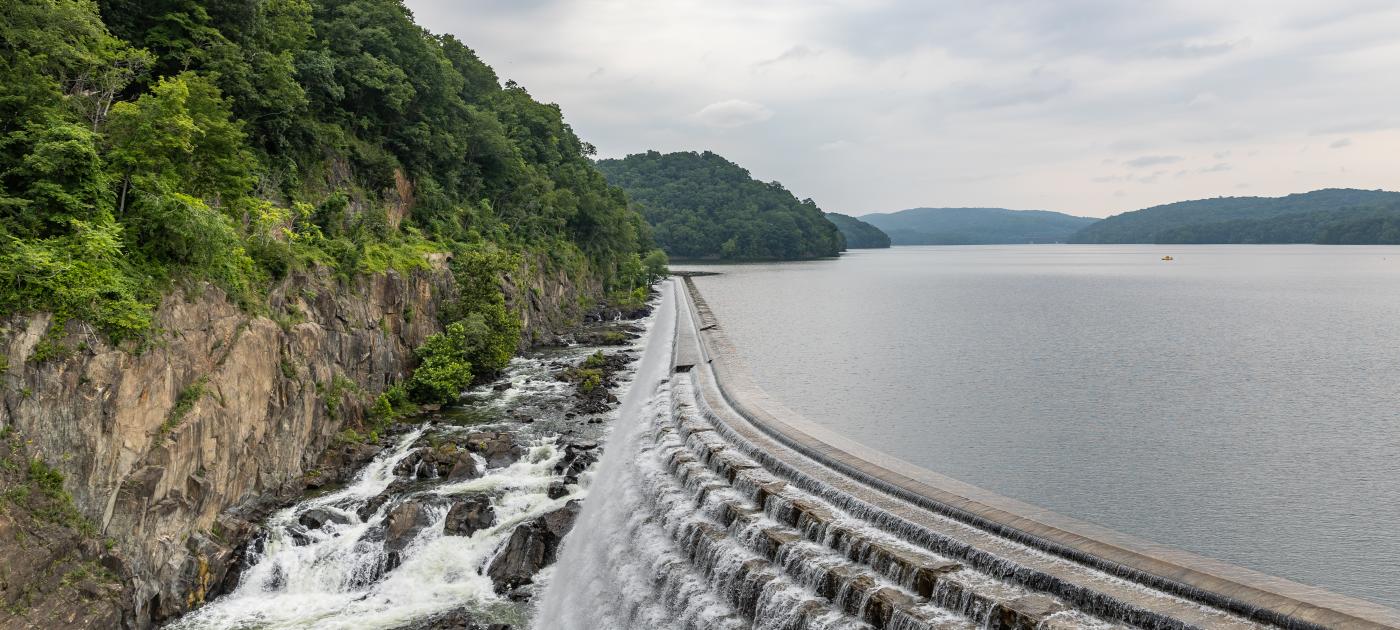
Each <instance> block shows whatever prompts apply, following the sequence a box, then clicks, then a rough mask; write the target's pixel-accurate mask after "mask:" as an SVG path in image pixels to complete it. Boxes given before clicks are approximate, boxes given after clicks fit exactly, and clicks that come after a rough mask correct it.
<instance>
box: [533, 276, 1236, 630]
mask: <svg viewBox="0 0 1400 630" xmlns="http://www.w3.org/2000/svg"><path fill="white" fill-rule="evenodd" d="M673 297H674V298H676V299H675V302H673V301H672V299H671V298H673ZM686 300H687V299H686V298H685V294H682V293H677V292H676V291H675V290H669V291H667V292H666V295H665V298H664V299H663V302H662V306H661V307H660V308H659V309H658V311H657V323H656V324H655V328H654V330H653V334H652V343H651V344H650V345H649V346H648V348H647V351H646V355H645V356H644V358H643V360H642V362H641V367H640V368H639V369H638V372H637V378H636V381H635V382H634V385H633V387H632V388H631V390H630V391H629V392H628V395H627V397H626V399H625V400H624V401H623V405H622V408H621V410H620V416H619V419H618V421H617V425H616V428H615V429H614V433H613V436H612V438H611V440H610V446H609V450H608V452H607V454H606V455H605V456H604V458H603V460H602V462H601V463H600V465H599V471H598V474H597V477H596V480H595V484H594V486H593V487H592V489H591V491H590V495H591V496H590V498H589V500H588V502H587V503H586V504H585V506H584V509H583V512H582V514H581V516H580V518H579V521H578V523H577V525H576V527H575V529H574V530H573V532H572V533H571V534H570V535H569V536H568V537H567V538H566V539H565V541H564V550H563V553H562V555H561V558H560V562H559V564H558V565H557V566H556V567H555V569H554V570H553V575H552V577H551V582H550V585H549V588H548V590H547V591H546V592H545V595H544V597H543V599H542V600H541V602H540V605H539V608H538V610H537V614H536V617H535V619H534V628H536V629H537V630H609V629H619V630H620V629H629V628H694V629H709V628H736V629H740V628H743V629H748V628H752V629H761V630H820V629H827V628H888V629H896V630H932V629H934V628H938V629H940V630H942V629H957V628H967V629H969V630H971V629H973V628H986V629H995V628H1045V629H1051V628H1054V629H1068V628H1115V627H1125V626H1136V627H1145V628H1190V627H1211V628H1231V629H1234V628H1239V629H1245V628H1257V627H1258V625H1257V624H1255V623H1253V622H1251V621H1248V620H1246V619H1242V618H1240V617H1237V616H1232V615H1229V614H1226V613H1224V612H1222V611H1219V610H1216V609H1210V608H1207V607H1203V606H1200V605H1198V604H1196V603H1193V602H1189V601H1186V600H1183V599H1181V598H1178V597H1175V596H1172V595H1168V594H1163V593H1159V592H1155V591H1152V590H1150V589H1148V588H1145V587H1144V586H1143V585H1140V584H1136V583H1131V582H1127V581H1125V580H1123V579H1121V578H1120V577H1118V576H1115V575H1111V574H1107V573H1102V572H1096V571H1092V570H1087V569H1085V568H1084V567H1082V566H1079V565H1073V564H1071V563H1068V562H1064V561H1062V560H1059V559H1057V558H1052V557H1050V556H1049V555H1047V554H1045V553H1043V552H1041V551H1039V550H1036V549H1031V548H1027V547H1025V546H1023V545H1021V544H1019V543H1017V542H1014V541H1011V540H1005V539H991V538H987V537H986V535H985V533H983V532H980V531H977V530H975V528H972V527H969V526H968V525H965V524H963V523H959V522H955V521H953V520H950V519H948V518H945V517H943V516H941V515H938V514H931V513H926V512H919V508H916V507H915V506H913V505H896V506H895V507H894V509H896V510H897V511H896V512H887V511H884V510H883V509H880V508H876V507H874V506H873V505H871V504H870V503H867V501H869V500H872V499H873V497H875V496H876V495H875V494H874V493H875V491H874V490H872V489H870V488H869V487H865V486H862V485H860V484H859V483H856V482H854V481H853V480H851V479H849V478H844V479H843V478H841V477H840V476H839V475H835V473H834V472H833V471H832V470H830V469H826V468H823V467H822V466H821V465H820V464H819V463H817V462H813V461H810V460H804V456H803V455H801V454H797V453H792V452H785V454H784V455H783V456H781V457H779V456H777V455H773V454H772V453H775V452H779V451H780V450H781V448H782V447H781V445H775V444H769V445H767V446H766V447H764V448H758V447H756V446H755V443H753V442H752V441H750V438H749V437H746V435H749V436H757V435H759V434H753V433H748V434H740V433H739V432H738V431H737V430H736V429H735V426H737V425H734V426H731V425H729V424H728V423H729V422H731V420H725V419H723V418H721V417H720V416H721V414H722V413H729V414H731V415H732V414H734V413H735V412H733V411H732V410H730V411H724V412H722V411H720V410H719V409H717V408H716V407H715V406H713V405H724V404H726V403H724V402H723V401H718V402H716V397H715V395H705V394H703V393H702V389H703V388H704V387H705V386H706V384H705V381H704V379H705V378H711V377H709V376H702V374H708V373H707V372H705V370H707V369H708V366H707V365H706V364H704V363H700V364H698V365H694V366H693V368H692V367H687V368H686V369H680V368H679V367H677V370H676V371H675V372H674V373H673V372H671V371H670V370H669V369H668V368H670V367H671V366H672V361H673V359H672V357H673V356H674V357H684V358H681V359H675V360H676V361H682V362H690V361H692V360H693V359H692V357H696V356H697V355H696V353H695V352H694V349H695V346H694V344H695V343H696V337H695V329H696V328H698V325H697V324H694V323H692V321H691V319H689V318H690V317H691V313H690V310H689V306H688V305H687V301H686ZM673 326H674V332H675V339H676V342H675V343H674V344H671V343H663V341H665V340H668V339H670V338H671V336H672V334H673V328H672V327H673ZM686 343H689V344H691V346H689V347H686V346H685V345H684V344H686ZM694 360H697V361H698V359H694ZM732 421H733V422H738V423H742V422H744V420H742V419H738V420H732ZM769 449H772V450H771V452H770V450H769ZM812 466H816V468H812ZM814 472H815V473H817V474H815V475H814V474H813V473H814ZM824 479H827V480H830V482H828V481H824ZM833 483H834V484H836V485H832V484H833ZM906 516H914V517H917V518H919V519H920V524H919V525H915V524H913V523H911V522H909V521H908V520H906V518H905V517H906ZM927 525H932V526H935V527H937V528H939V531H933V530H930V529H927ZM975 536H981V537H982V538H975ZM964 540H978V541H979V543H978V544H985V545H986V547H985V548H979V547H977V546H975V545H970V544H968V543H966V542H964ZM1003 554H1005V555H1003ZM1022 563H1029V564H1030V566H1028V565H1027V564H1022ZM1032 567H1034V568H1032ZM1061 576H1070V577H1073V578H1074V579H1075V580H1078V581H1076V582H1069V581H1065V580H1064V579H1063V578H1062V577H1061ZM1105 593H1112V595H1106V594H1105ZM1119 598H1121V599H1119ZM1143 606H1153V607H1156V608H1155V609H1153V610H1152V611H1150V612H1149V611H1148V610H1147V609H1145V608H1143ZM1157 611H1169V613H1170V614H1163V613H1161V612H1157ZM1177 615H1180V616H1181V617H1182V618H1185V619H1189V620H1190V621H1185V622H1183V621H1180V620H1179V619H1177V618H1176V617H1175V616H1177Z"/></svg>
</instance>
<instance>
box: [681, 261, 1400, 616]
mask: <svg viewBox="0 0 1400 630" xmlns="http://www.w3.org/2000/svg"><path fill="white" fill-rule="evenodd" d="M1165 254H1171V255H1173V256H1175V258H1176V260H1175V261H1174V262H1164V261H1162V260H1160V258H1161V257H1162V256H1163V255H1165ZM695 268H697V269H699V268H701V267H695ZM703 269H705V270H709V271H720V272H722V273H723V275H719V276H711V277H703V278H697V279H696V282H697V285H698V286H699V288H700V291H701V292H702V293H703V294H704V296H705V297H706V299H707V300H708V301H709V302H710V304H711V306H712V307H713V309H714V310H715V312H716V314H717V315H718V316H719V318H720V322H721V325H723V326H724V327H725V328H726V329H727V331H728V334H729V335H730V337H731V339H733V341H734V342H735V344H736V345H738V346H739V348H740V351H741V353H742V354H743V355H744V356H745V359H746V360H747V361H748V363H749V366H750V367H751V368H752V370H753V371H754V373H755V376H756V378H757V380H758V382H759V384H760V385H761V386H763V387H764V388H765V389H766V390H768V392H769V393H770V394H772V395H773V396H774V397H776V398H777V399H779V400H781V401H782V402H784V403H785V404H786V405H788V406H789V407H791V408H792V409H794V410H795V411H798V412H800V413H802V414H804V415H805V416H807V417H808V418H809V419H811V420H813V421H816V422H820V423H822V424H825V425H827V426H829V427H831V428H833V429H836V430H838V431H841V432H843V433H845V434H847V435H849V436H850V437H852V438H855V439H857V440H859V441H862V442H864V443H866V444H868V445H871V446H874V447H876V448H879V449H882V450H884V451H886V452H889V453H892V454H895V455H897V456H900V457H902V458H904V459H906V460H909V461H911V462H914V463H917V464H920V465H922V466H925V467H927V468H930V469H932V470H935V471H938V472H941V473H944V474H947V475H950V476H953V477H956V478H959V479H962V480H963V481H967V482H970V483H973V484H976V485H979V486H982V487H984V488H988V489H991V490H994V491H996V492H999V493H1002V494H1005V495H1008V496H1012V497H1016V498H1019V499H1022V500H1025V501H1028V502H1031V503H1035V504H1037V505H1041V506H1044V507H1048V508H1051V509H1053V510H1056V511H1059V512H1061V513H1064V514H1067V515H1070V516H1075V517H1078V518H1081V519H1085V520H1089V521H1094V522H1097V523H1100V524H1103V525H1107V526H1109V527H1112V528H1114V529H1117V530H1120V531H1123V532H1127V533H1131V534H1135V535H1138V536H1141V537H1144V538H1148V539H1151V540H1156V541H1159V542H1163V543H1168V544H1171V545H1174V546H1177V547H1181V548H1184V549H1188V550H1190V551H1194V552H1197V553H1202V554H1205V555H1209V556H1214V557H1217V558H1221V559H1224V560H1227V561H1230V562H1234V563H1237V564H1240V565H1243V566H1247V567H1250V568H1253V569H1257V570H1260V571H1264V572H1266V573H1271V574H1275V575H1280V576H1283V577H1287V578H1291V579H1294V580H1298V581H1301V582H1306V583H1311V584H1315V585H1318V586H1322V587H1325V588H1328V589H1331V590H1335V591H1339V592H1342V593H1346V594H1349V595H1353V596H1357V597H1362V598H1366V599H1370V600H1373V601H1376V602H1380V603H1383V604H1387V605H1390V606H1395V607H1400V247H1320V246H1187V247H1182V246H1173V247H1156V246H1069V245H1040V246H1034V245H1032V246H987V247H898V248H894V249H889V250H866V251H857V252H854V253H851V254H847V255H845V256H842V257H841V258H840V259H839V260H826V261H816V262H802V263H781V264H754V265H724V266H719V265H715V266H705V267H703Z"/></svg>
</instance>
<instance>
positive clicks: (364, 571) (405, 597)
mask: <svg viewBox="0 0 1400 630" xmlns="http://www.w3.org/2000/svg"><path fill="white" fill-rule="evenodd" d="M619 326H621V328H616V330H627V331H644V330H645V329H644V328H643V327H642V326H640V325H638V326H635V327H629V326H627V325H626V324H620V325H619ZM602 329H605V330H614V327H604V328H602ZM669 334H670V333H669V332H667V333H664V335H667V339H666V341H667V342H669ZM632 336H636V337H637V338H636V339H634V340H632V341H631V342H629V343H628V344H627V346H625V347H608V348H601V349H600V348H599V347H589V346H582V345H574V346H571V347H567V348H551V349H543V350H539V351H535V352H531V353H530V354H529V355H528V356H524V357H517V358H515V359H513V360H512V361H511V364H510V366H509V368H508V369H507V370H506V374H505V375H504V376H503V377H502V378H501V379H500V380H498V381H497V382H495V383H492V384H489V385H487V386H483V387H480V388H477V389H475V390H473V391H471V392H468V396H467V398H466V399H465V401H464V404H463V405H461V406H457V407H451V408H448V409H445V410H443V411H441V412H435V413H427V414H423V415H421V416H419V417H416V418H413V419H411V421H410V422H409V423H407V424H406V425H404V426H400V427H399V429H400V433H399V434H398V435H397V436H396V437H392V438H386V439H385V440H384V442H383V447H384V448H383V450H381V451H379V453H378V454H377V455H376V456H375V457H373V459H371V460H370V461H369V462H368V463H366V464H365V465H364V466H363V467H362V468H361V469H360V470H359V471H358V472H357V473H356V474H355V475H354V478H353V479H352V480H350V481H349V483H346V484H344V485H343V486H341V487H329V488H325V489H324V490H323V491H322V492H321V493H320V494H315V495H313V496H309V497H308V498H306V499H305V500H302V501H300V502H298V503H296V504H295V505H292V506H290V507H287V508H285V509H282V510H280V511H278V512H276V513H275V514H273V515H272V516H271V517H270V518H269V519H268V520H267V522H266V523H265V524H264V526H263V527H262V529H261V530H260V531H259V532H258V534H257V535H256V538H255V539H254V541H253V542H252V544H251V546H250V548H249V549H248V551H247V558H246V561H245V563H244V566H243V567H242V568H241V570H240V572H239V573H238V583H237V586H236V588H234V589H232V591H231V592H229V593H226V594H224V595H222V596H220V597H218V598H217V599H215V600H213V601H212V602H210V603H209V604H207V605H205V606H203V607H201V608H199V609H197V610H196V611H195V612H193V613H191V614H189V615H187V616H185V617H183V618H181V619H179V620H177V621H175V622H174V623H173V624H171V625H170V626H168V627H169V628H172V629H173V630H254V629H257V630H264V629H267V630H271V629H287V630H292V629H303V628H317V629H337V628H339V629H345V630H363V629H384V630H388V629H403V628H411V629H418V628H448V627H452V628H457V627H468V628H476V627H488V626H490V627H502V626H492V625H491V624H504V627H513V628H517V629H520V628H524V627H526V626H527V625H528V620H529V617H530V616H531V613H532V610H533V607H534V604H533V602H531V601H528V600H531V599H533V596H534V595H536V594H537V593H538V592H539V591H540V590H541V589H542V588H543V586H544V583H545V582H547V580H548V575H549V572H550V570H551V568H552V567H548V566H546V567H545V568H544V569H542V570H539V571H538V572H537V573H534V574H533V575H524V576H521V577H524V578H530V579H531V581H533V582H534V583H533V584H528V583H527V585H526V586H524V587H520V588H515V589H513V590H512V589H510V588H502V587H501V585H500V584H499V581H498V580H496V578H495V576H494V575H493V569H494V568H495V566H496V565H495V563H496V561H497V560H498V559H499V558H500V556H501V555H502V554H504V553H505V549H506V548H507V547H509V542H508V541H512V540H514V538H513V537H514V534H515V533H516V530H517V529H518V528H521V527H524V526H525V525H526V524H527V523H529V522H531V521H533V520H535V519H540V518H542V517H546V515H548V514H551V513H556V512H558V511H560V510H567V509H570V508H569V506H570V505H576V504H574V503H573V502H574V501H576V500H580V499H583V498H584V497H585V496H587V494H588V487H589V485H590V484H589V482H590V479H591V477H592V473H591V468H589V467H588V464H589V463H590V462H591V461H592V459H593V458H594V457H595V455H593V454H594V453H596V452H597V451H598V450H599V442H601V441H603V440H605V438H606V437H607V436H608V434H609V433H610V430H611V424H612V420H613V419H614V418H615V417H616V409H609V408H604V409H603V410H601V411H599V410H596V409H594V410H581V408H580V407H578V406H576V403H578V400H579V399H578V398H577V396H576V395H575V388H574V386H573V385H572V384H571V383H568V382H564V381H562V380H560V378H558V374H559V373H560V371H561V370H562V369H564V368H565V367H567V366H571V365H577V364H579V363H580V362H582V361H584V360H585V358H587V357H589V355H590V354H592V353H593V352H595V351H600V350H601V351H602V352H604V353H605V354H608V355H611V356H618V355H627V356H635V355H637V354H640V352H641V351H642V349H643V348H645V347H646V345H647V338H648V335H647V334H646V333H645V332H641V334H633V335H632ZM633 374H634V369H633V368H632V367H631V366H624V367H622V368H620V369H618V370H617V371H616V372H615V373H614V374H613V377H612V378H614V379H615V381H614V382H613V383H612V385H613V386H614V389H616V390H618V393H621V392H622V391H625V390H626V389H627V388H628V386H629V384H630V382H631V379H632V377H633ZM606 384H607V383H606V382H605V385H606ZM459 445H468V446H467V447H465V448H466V449H467V450H466V451H465V454H461V453H458V446H459ZM492 445H500V448H499V449H496V448H493V447H492ZM481 449H489V450H487V451H485V456H483V455H482V454H478V452H477V450H481ZM584 452H587V453H589V457H588V459H579V455H578V453H584ZM425 453H426V454H428V455H431V454H432V453H456V454H457V455H454V456H456V457H457V458H458V460H459V461H462V462H464V468H465V469H470V470H465V469H464V470H459V469H458V468H457V467H454V466H451V465H443V464H441V463H433V462H431V461H430V457H429V456H428V455H425ZM465 457H470V459H464V458H465ZM488 458H489V459H488ZM571 466H572V467H571ZM449 471H450V472H449ZM462 508H466V509H463V510H462V512H461V513H462V514H463V515H464V516H463V517H461V518H454V513H455V512H458V510H459V509H462ZM396 522H397V524H396ZM464 523H470V528H467V527H466V526H465V525H464ZM533 549H538V547H535V548H533ZM550 553H552V552H550ZM547 563H548V561H546V562H545V564H547ZM454 614H457V615H460V616H461V617H460V619H467V620H470V622H467V621H462V622H460V623H458V622H457V621H455V619H456V618H453V617H448V616H449V615H454ZM468 623H474V624H476V625H466V624H468Z"/></svg>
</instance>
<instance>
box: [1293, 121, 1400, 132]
mask: <svg viewBox="0 0 1400 630" xmlns="http://www.w3.org/2000/svg"><path fill="white" fill-rule="evenodd" d="M1397 127H1400V120H1397V119H1390V118H1373V119H1371V120H1353V121H1349V122H1343V123H1336V124H1332V125H1326V126H1323V127H1318V128H1316V129H1313V130H1312V131H1309V132H1308V133H1309V134H1311V135H1314V136H1325V135H1329V134H1334V133H1366V132H1368V131H1386V130H1389V129H1395V128H1397Z"/></svg>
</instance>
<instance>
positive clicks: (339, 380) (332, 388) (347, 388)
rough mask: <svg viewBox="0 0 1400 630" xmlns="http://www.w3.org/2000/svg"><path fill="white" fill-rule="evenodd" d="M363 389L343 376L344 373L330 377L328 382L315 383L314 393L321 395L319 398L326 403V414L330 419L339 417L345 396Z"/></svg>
mask: <svg viewBox="0 0 1400 630" xmlns="http://www.w3.org/2000/svg"><path fill="white" fill-rule="evenodd" d="M362 391H363V390H362V389H360V386H359V385H358V384H356V383H355V381H352V380H350V379H348V378H346V377H345V375H344V374H336V375H335V376H333V377H331V381H330V383H317V384H316V393H318V394H320V395H321V399H322V400H324V401H325V404H326V415H327V416H329V417H330V419H331V420H339V419H340V410H341V407H343V406H344V405H345V397H346V396H348V395H350V394H359V393H361V392H362Z"/></svg>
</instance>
